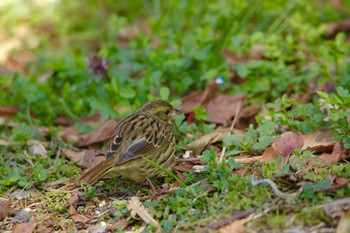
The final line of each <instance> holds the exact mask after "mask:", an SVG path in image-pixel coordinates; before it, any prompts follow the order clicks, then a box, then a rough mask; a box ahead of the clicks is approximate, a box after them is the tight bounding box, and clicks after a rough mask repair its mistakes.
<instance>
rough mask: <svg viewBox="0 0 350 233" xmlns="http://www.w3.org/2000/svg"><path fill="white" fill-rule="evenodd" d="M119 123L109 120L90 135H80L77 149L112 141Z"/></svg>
mask: <svg viewBox="0 0 350 233" xmlns="http://www.w3.org/2000/svg"><path fill="white" fill-rule="evenodd" d="M117 123H118V121H117V120H115V119H109V120H107V121H106V122H105V123H103V124H102V126H100V127H98V128H97V129H96V130H93V131H92V132H90V133H86V134H83V135H80V138H79V140H78V143H77V144H76V146H77V147H86V146H88V145H92V144H96V143H102V142H104V141H106V140H108V139H110V138H111V137H112V136H113V134H114V129H115V127H116V125H117Z"/></svg>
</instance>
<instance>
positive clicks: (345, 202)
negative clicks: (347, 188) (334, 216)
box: [311, 197, 350, 209]
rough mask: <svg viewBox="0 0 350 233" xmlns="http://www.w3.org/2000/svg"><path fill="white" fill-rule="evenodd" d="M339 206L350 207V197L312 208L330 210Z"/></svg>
mask: <svg viewBox="0 0 350 233" xmlns="http://www.w3.org/2000/svg"><path fill="white" fill-rule="evenodd" d="M338 205H341V206H344V205H350V197H346V198H343V199H339V200H336V201H333V202H330V203H326V204H322V205H317V206H314V207H311V208H313V209H321V208H325V209H328V208H330V207H333V206H338Z"/></svg>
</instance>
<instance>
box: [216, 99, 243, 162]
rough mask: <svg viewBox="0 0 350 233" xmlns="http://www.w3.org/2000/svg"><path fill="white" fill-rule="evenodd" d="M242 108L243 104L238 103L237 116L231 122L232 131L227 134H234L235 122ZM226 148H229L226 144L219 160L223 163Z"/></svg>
mask: <svg viewBox="0 0 350 233" xmlns="http://www.w3.org/2000/svg"><path fill="white" fill-rule="evenodd" d="M240 110H241V105H240V104H239V105H237V108H236V113H235V118H233V121H232V124H231V127H230V131H229V132H228V134H227V136H230V135H231V134H232V131H233V128H234V126H235V124H236V122H237V119H238V116H239V111H240ZM226 149H227V148H226V146H224V147H223V148H222V151H221V155H220V158H219V161H218V163H219V164H221V163H222V161H223V159H224V156H225V152H226Z"/></svg>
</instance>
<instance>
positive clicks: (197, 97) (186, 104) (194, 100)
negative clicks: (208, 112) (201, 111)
mask: <svg viewBox="0 0 350 233" xmlns="http://www.w3.org/2000/svg"><path fill="white" fill-rule="evenodd" d="M202 94H203V92H202V91H193V92H190V93H189V94H188V95H186V96H184V97H182V98H181V102H182V104H181V105H180V106H179V107H178V109H179V110H180V111H181V112H183V113H184V114H189V113H191V112H193V109H194V108H195V107H196V106H200V101H201V96H202Z"/></svg>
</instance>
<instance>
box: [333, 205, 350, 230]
mask: <svg viewBox="0 0 350 233" xmlns="http://www.w3.org/2000/svg"><path fill="white" fill-rule="evenodd" d="M349 232H350V209H348V211H347V212H346V213H344V214H343V216H342V217H341V218H340V221H339V223H338V226H337V232H336V233H349Z"/></svg>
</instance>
